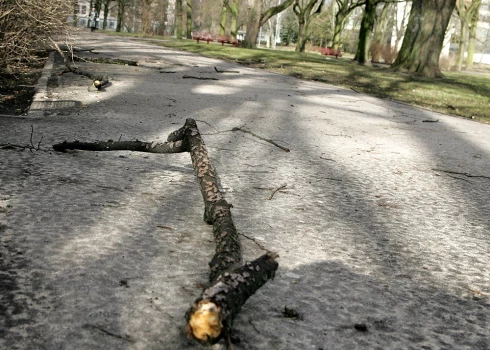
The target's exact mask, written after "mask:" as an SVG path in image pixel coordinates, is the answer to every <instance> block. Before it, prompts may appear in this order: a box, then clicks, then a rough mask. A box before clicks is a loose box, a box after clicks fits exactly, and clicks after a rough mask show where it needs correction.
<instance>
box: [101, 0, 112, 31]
mask: <svg viewBox="0 0 490 350" xmlns="http://www.w3.org/2000/svg"><path fill="white" fill-rule="evenodd" d="M109 2H110V0H104V22H103V23H102V29H106V28H107V16H108V15H109Z"/></svg>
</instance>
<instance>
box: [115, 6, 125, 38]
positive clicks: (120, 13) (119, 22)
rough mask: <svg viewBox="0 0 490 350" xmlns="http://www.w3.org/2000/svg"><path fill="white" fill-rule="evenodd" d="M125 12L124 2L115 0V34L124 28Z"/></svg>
mask: <svg viewBox="0 0 490 350" xmlns="http://www.w3.org/2000/svg"><path fill="white" fill-rule="evenodd" d="M125 10H126V2H125V0H117V25H116V32H120V31H121V29H122V28H123V27H124V12H125Z"/></svg>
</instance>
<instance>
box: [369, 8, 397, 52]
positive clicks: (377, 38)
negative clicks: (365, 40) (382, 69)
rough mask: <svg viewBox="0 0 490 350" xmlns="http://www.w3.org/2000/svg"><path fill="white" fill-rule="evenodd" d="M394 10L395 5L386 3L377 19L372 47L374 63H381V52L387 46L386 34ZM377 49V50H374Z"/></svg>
mask: <svg viewBox="0 0 490 350" xmlns="http://www.w3.org/2000/svg"><path fill="white" fill-rule="evenodd" d="M393 8H394V6H393V3H390V2H386V3H385V4H384V6H383V9H382V10H381V14H380V15H379V17H377V19H376V27H375V29H374V34H373V40H372V42H371V45H370V52H371V59H372V61H373V62H379V61H380V57H381V50H380V49H382V48H383V46H384V45H386V34H387V32H388V31H387V28H388V22H389V14H390V11H391V10H392V9H393ZM373 48H376V50H373Z"/></svg>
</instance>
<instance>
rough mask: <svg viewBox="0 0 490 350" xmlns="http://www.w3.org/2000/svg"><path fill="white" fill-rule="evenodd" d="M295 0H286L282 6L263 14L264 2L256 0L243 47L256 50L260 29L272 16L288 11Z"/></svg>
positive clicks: (274, 7) (251, 11)
mask: <svg viewBox="0 0 490 350" xmlns="http://www.w3.org/2000/svg"><path fill="white" fill-rule="evenodd" d="M294 1H295V0H286V1H284V2H283V3H282V4H279V5H277V6H273V7H271V8H269V9H267V10H266V11H265V12H263V13H262V11H263V9H262V6H263V2H262V0H255V1H254V6H253V7H252V9H251V10H250V17H249V20H248V23H247V36H246V37H245V40H244V41H243V46H244V47H248V48H255V47H256V46H257V37H258V36H259V29H260V27H261V26H262V25H264V24H265V22H267V21H268V20H269V18H271V17H272V16H275V15H277V14H278V13H280V12H282V11H284V10H286V9H287V8H288V7H289V6H291V5H292V4H293V3H294Z"/></svg>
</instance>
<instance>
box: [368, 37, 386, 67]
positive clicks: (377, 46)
mask: <svg viewBox="0 0 490 350" xmlns="http://www.w3.org/2000/svg"><path fill="white" fill-rule="evenodd" d="M370 50H371V60H372V62H375V63H379V62H381V51H382V50H383V45H382V44H381V43H380V42H376V43H373V44H371V48H370Z"/></svg>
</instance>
